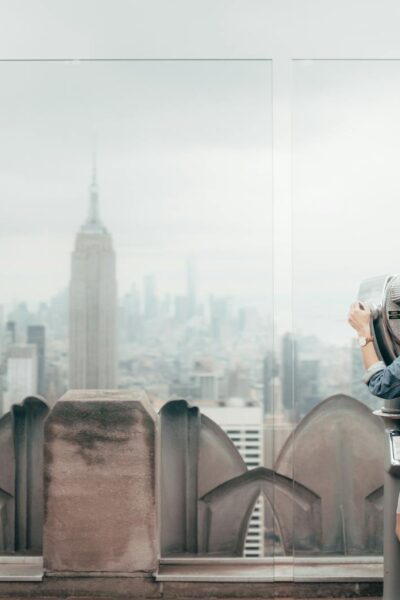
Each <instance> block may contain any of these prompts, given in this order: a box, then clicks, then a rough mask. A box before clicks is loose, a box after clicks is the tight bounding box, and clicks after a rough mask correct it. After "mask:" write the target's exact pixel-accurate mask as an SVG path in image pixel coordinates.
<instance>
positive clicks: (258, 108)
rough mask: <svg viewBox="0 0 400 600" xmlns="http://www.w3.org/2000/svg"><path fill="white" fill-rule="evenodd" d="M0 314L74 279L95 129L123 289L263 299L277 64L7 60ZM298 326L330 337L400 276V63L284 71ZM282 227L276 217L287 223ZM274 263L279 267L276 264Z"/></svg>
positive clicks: (0, 119) (0, 143) (0, 148)
mask: <svg viewBox="0 0 400 600" xmlns="http://www.w3.org/2000/svg"><path fill="white" fill-rule="evenodd" d="M0 74H1V80H2V90H1V94H0V109H1V110H0V127H1V133H2V135H1V138H0V194H1V199H2V200H1V206H2V219H1V224H0V233H1V237H0V272H1V273H2V283H3V285H2V298H1V301H2V302H6V303H10V302H12V301H13V300H22V299H24V300H28V301H39V300H46V299H48V298H49V297H50V296H51V295H53V294H55V293H56V292H57V291H58V290H59V289H61V288H63V287H65V286H66V285H67V283H68V279H69V261H70V252H71V250H72V247H73V242H74V235H75V232H76V231H77V229H78V227H79V226H80V224H81V223H82V221H83V220H84V218H85V215H86V211H87V201H88V185H89V181H90V175H91V144H92V141H91V140H92V134H93V132H96V136H97V147H98V174H99V186H100V205H101V215H102V218H103V221H104V223H105V224H106V226H107V227H108V228H109V230H110V231H111V233H112V234H113V238H114V245H115V249H116V253H117V258H118V281H119V288H120V293H121V294H122V293H125V292H126V291H129V289H130V287H131V285H132V283H134V282H136V283H138V284H139V285H140V284H141V280H142V277H143V275H144V274H145V273H148V272H153V273H155V274H156V276H157V279H158V283H159V289H160V292H164V291H167V292H172V293H175V292H176V293H179V292H181V291H183V285H184V263H185V258H186V256H188V255H189V254H190V255H193V256H194V257H195V258H196V259H197V264H198V273H199V290H200V292H201V294H202V295H205V294H208V293H212V292H214V293H217V294H234V295H237V296H241V297H243V298H245V299H248V300H251V299H258V300H260V299H261V298H266V300H265V302H266V306H267V305H268V298H270V292H271V287H270V283H271V266H272V253H271V223H272V220H271V217H272V212H271V211H272V192H271V188H272V170H271V167H272V163H271V159H272V154H271V150H272V129H271V116H272V115H271V69H270V63H269V62H268V61H265V62H252V61H238V62H227V61H218V62H212V61H196V62H193V61H186V62H174V61H162V62H157V61H156V62H109V63H104V62H96V63H93V62H92V63H82V62H81V63H77V62H75V63H73V62H72V63H67V62H51V63H46V62H41V63H35V62H30V63H24V62H21V63H1V64H0ZM292 107H293V115H292V118H293V121H292V126H293V207H294V211H293V237H292V241H293V261H294V262H293V307H294V314H293V320H294V327H295V328H296V329H301V330H302V331H303V332H310V333H315V334H317V335H320V336H321V337H325V338H326V339H327V340H332V341H335V342H338V343H342V342H343V343H346V340H348V338H349V336H350V335H351V333H352V332H351V330H350V329H349V326H348V324H347V322H346V314H347V311H348V306H349V303H350V302H351V301H352V300H353V298H355V295H356V292H357V288H358V284H359V282H360V280H361V279H362V278H364V277H369V276H373V275H377V274H381V273H394V272H397V271H399V270H400V269H399V267H400V265H399V259H398V254H399V252H398V249H399V235H398V232H399V225H400V223H399V214H400V212H399V198H400V176H399V163H400V152H399V150H400V148H399V145H400V143H399V140H400V118H399V117H400V61H373V60H352V61H350V60H342V61H332V60H331V61H297V62H295V63H294V68H293V97H292ZM289 218H290V215H289V214H288V215H287V219H288V227H289V224H290V221H289ZM278 265H279V259H278Z"/></svg>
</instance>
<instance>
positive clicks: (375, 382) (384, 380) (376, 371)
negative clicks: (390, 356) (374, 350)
mask: <svg viewBox="0 0 400 600" xmlns="http://www.w3.org/2000/svg"><path fill="white" fill-rule="evenodd" d="M363 379H364V382H365V383H366V384H367V386H368V388H369V391H370V392H371V394H373V395H374V396H379V397H380V398H386V399H389V400H392V399H393V398H399V397H400V356H398V357H397V358H395V359H394V361H393V362H392V363H391V364H390V365H388V366H387V367H386V366H385V363H384V362H383V361H381V360H380V361H378V362H376V363H374V364H373V365H371V367H369V369H367V370H366V372H365V374H364V377H363Z"/></svg>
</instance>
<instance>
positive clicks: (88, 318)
mask: <svg viewBox="0 0 400 600" xmlns="http://www.w3.org/2000/svg"><path fill="white" fill-rule="evenodd" d="M98 196H99V194H98V186H97V179H96V168H95V167H94V168H93V177H92V182H91V185H90V198H89V213H88V217H87V219H86V222H85V223H84V224H83V225H82V227H81V228H80V230H79V231H78V233H77V235H76V240H75V249H74V251H73V252H72V256H71V281H70V290H69V291H70V294H69V306H70V308H69V313H70V314H69V385H70V388H74V389H110V388H115V387H116V371H117V283H116V276H115V253H114V250H113V245H112V238H111V235H110V233H109V232H108V231H107V229H106V228H105V227H104V225H103V224H102V222H101V220H100V217H99V206H98Z"/></svg>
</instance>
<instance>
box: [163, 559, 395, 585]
mask: <svg viewBox="0 0 400 600" xmlns="http://www.w3.org/2000/svg"><path fill="white" fill-rule="evenodd" d="M156 580H157V581H213V582H217V581H220V582H224V581H225V582H229V581H232V582H254V581H264V582H268V581H270V582H272V581H275V582H278V581H279V582H290V581H298V582H300V581H302V582H318V581H321V582H322V581H325V582H362V581H376V582H381V581H382V580H383V557H382V556H351V557H350V556H349V557H346V556H321V557H319V556H318V557H316V556H313V557H291V556H279V557H276V558H241V557H238V558H236V557H233V558H228V557H223V558H222V557H221V558H207V557H201V558H200V557H199V558H186V557H168V558H162V559H161V560H160V562H159V567H158V570H157V572H156Z"/></svg>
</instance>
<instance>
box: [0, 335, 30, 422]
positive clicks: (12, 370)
mask: <svg viewBox="0 0 400 600" xmlns="http://www.w3.org/2000/svg"><path fill="white" fill-rule="evenodd" d="M7 354H8V356H7V391H6V394H5V402H4V406H3V410H4V412H7V411H8V410H10V408H11V406H12V405H13V404H18V403H19V402H22V401H23V400H24V399H25V398H26V397H27V396H31V395H34V394H36V393H37V352H36V346H35V345H33V344H12V345H11V346H10V347H9V349H8V353H7Z"/></svg>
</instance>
